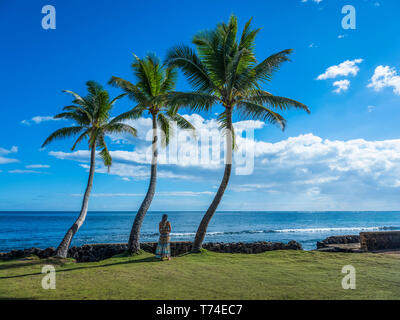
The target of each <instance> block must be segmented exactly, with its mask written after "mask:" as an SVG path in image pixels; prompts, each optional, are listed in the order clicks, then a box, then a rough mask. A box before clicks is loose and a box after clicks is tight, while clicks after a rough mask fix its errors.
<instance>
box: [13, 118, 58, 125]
mask: <svg viewBox="0 0 400 320" xmlns="http://www.w3.org/2000/svg"><path fill="white" fill-rule="evenodd" d="M59 120H65V119H54V117H52V116H36V117H33V118H32V119H31V120H22V121H21V124H24V125H27V126H30V125H31V124H32V123H34V124H39V123H42V122H47V121H59Z"/></svg>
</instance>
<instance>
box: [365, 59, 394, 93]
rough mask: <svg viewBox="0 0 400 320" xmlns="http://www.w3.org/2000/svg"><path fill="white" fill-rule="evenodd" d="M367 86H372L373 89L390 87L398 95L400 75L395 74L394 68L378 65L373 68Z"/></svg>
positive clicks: (378, 89)
mask: <svg viewBox="0 0 400 320" xmlns="http://www.w3.org/2000/svg"><path fill="white" fill-rule="evenodd" d="M368 87H369V88H373V89H374V90H375V91H380V90H382V89H383V88H386V87H391V88H393V92H394V93H395V94H397V95H400V76H399V75H398V74H397V71H396V69H395V68H391V67H389V66H378V67H376V69H375V72H374V75H373V76H372V78H371V79H370V80H369V84H368Z"/></svg>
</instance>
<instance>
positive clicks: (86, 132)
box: [71, 128, 92, 151]
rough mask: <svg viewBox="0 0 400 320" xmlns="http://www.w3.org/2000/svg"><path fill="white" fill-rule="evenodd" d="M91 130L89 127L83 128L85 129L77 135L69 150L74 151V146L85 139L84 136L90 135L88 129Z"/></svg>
mask: <svg viewBox="0 0 400 320" xmlns="http://www.w3.org/2000/svg"><path fill="white" fill-rule="evenodd" d="M91 130H92V129H91V128H89V129H87V130H85V131H84V132H83V133H82V134H81V135H80V136H79V137H78V139H76V141H75V143H74V145H73V146H72V148H71V151H74V150H75V148H76V146H77V145H78V144H79V143H80V142H81V141H82V140H83V139H85V138H86V137H88V136H90V131H91Z"/></svg>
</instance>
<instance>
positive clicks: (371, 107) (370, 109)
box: [367, 106, 376, 112]
mask: <svg viewBox="0 0 400 320" xmlns="http://www.w3.org/2000/svg"><path fill="white" fill-rule="evenodd" d="M375 108H376V107H375V106H368V107H367V110H368V112H372V111H374V110H375Z"/></svg>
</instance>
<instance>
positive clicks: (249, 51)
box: [166, 15, 310, 252]
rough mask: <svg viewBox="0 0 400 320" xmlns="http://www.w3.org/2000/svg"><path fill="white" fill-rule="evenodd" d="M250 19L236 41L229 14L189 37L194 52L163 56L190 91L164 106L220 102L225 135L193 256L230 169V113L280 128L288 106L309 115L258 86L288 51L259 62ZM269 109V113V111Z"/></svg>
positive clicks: (204, 106)
mask: <svg viewBox="0 0 400 320" xmlns="http://www.w3.org/2000/svg"><path fill="white" fill-rule="evenodd" d="M250 24H251V19H250V20H249V21H248V22H247V23H246V25H245V26H244V29H243V32H242V34H241V36H240V38H239V37H238V36H237V31H238V24H237V18H236V16H234V15H232V16H231V17H230V19H229V22H228V23H220V24H218V25H217V27H216V28H215V29H213V30H206V31H201V32H199V33H198V34H196V35H195V36H194V37H193V40H192V43H193V44H194V45H195V46H196V49H197V52H196V51H194V50H192V49H191V48H190V47H188V46H175V47H173V48H172V49H171V50H170V51H169V52H168V55H167V60H166V64H167V65H168V66H170V67H172V66H175V67H179V68H180V69H181V70H182V71H183V73H184V75H185V76H186V77H187V79H188V81H189V83H190V84H191V86H192V88H193V89H194V91H193V92H186V93H185V92H180V93H175V94H172V95H171V98H170V104H171V105H172V106H175V107H179V106H189V107H190V108H191V109H192V110H195V111H208V110H210V109H211V108H212V106H214V105H216V104H220V105H222V106H223V107H224V111H223V112H222V113H221V114H220V115H219V117H218V121H219V123H220V127H221V129H223V130H224V131H225V133H226V153H225V155H226V159H225V171H224V175H223V178H222V181H221V184H220V186H219V189H218V191H217V193H216V195H215V198H214V200H213V201H212V203H211V205H210V207H209V208H208V210H207V212H206V213H205V215H204V217H203V219H202V220H201V223H200V225H199V227H198V230H197V233H196V237H195V240H194V244H193V251H194V252H198V251H199V250H200V249H201V247H202V243H203V241H204V237H205V234H206V231H207V226H208V224H209V222H210V220H211V218H212V217H213V215H214V213H215V211H216V209H217V207H218V205H219V203H220V201H221V199H222V196H223V194H224V192H225V189H226V187H227V185H228V182H229V177H230V174H231V168H232V151H233V146H234V143H235V142H234V141H235V140H234V132H233V126H232V114H233V113H235V114H236V115H237V117H238V118H242V119H249V118H251V119H259V120H263V121H267V122H270V123H273V124H277V125H279V126H280V127H281V128H282V130H283V129H284V128H285V119H284V118H283V117H282V116H281V115H280V114H278V113H277V112H276V110H277V109H278V110H285V109H287V108H289V107H294V108H299V109H302V110H305V111H307V112H308V113H309V112H310V111H309V109H308V108H307V106H305V105H304V104H302V103H300V102H298V101H295V100H292V99H289V98H285V97H280V96H275V95H273V94H271V93H269V92H267V91H264V90H263V89H262V88H261V85H262V84H263V83H265V82H269V81H270V80H271V78H272V74H273V73H274V72H275V71H277V70H278V69H279V66H280V64H281V63H282V62H284V61H288V60H289V59H288V55H289V54H290V53H291V51H292V50H291V49H288V50H283V51H281V52H278V53H275V54H273V55H271V56H270V57H268V58H266V59H265V60H263V61H261V62H260V63H258V62H257V60H256V57H255V53H254V48H255V38H256V35H257V34H258V33H259V31H260V29H254V30H253V29H251V26H250ZM273 109H274V110H273Z"/></svg>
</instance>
